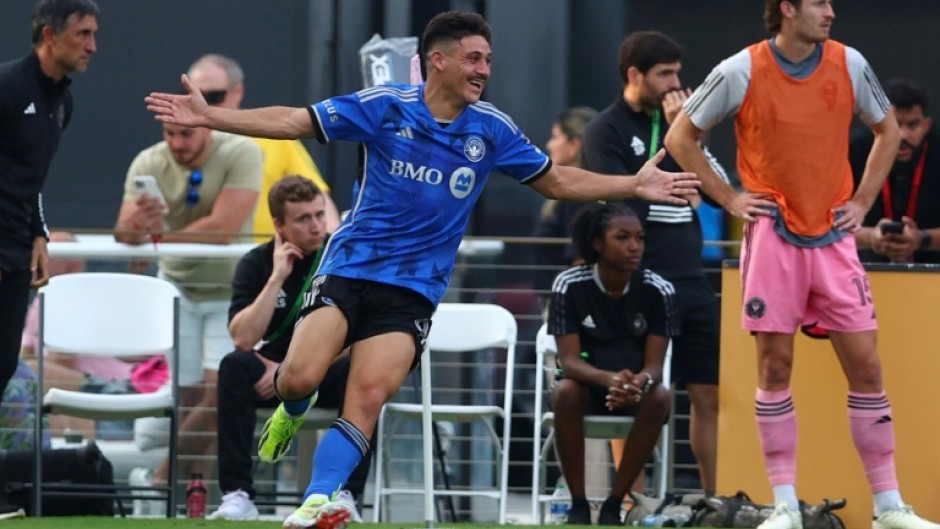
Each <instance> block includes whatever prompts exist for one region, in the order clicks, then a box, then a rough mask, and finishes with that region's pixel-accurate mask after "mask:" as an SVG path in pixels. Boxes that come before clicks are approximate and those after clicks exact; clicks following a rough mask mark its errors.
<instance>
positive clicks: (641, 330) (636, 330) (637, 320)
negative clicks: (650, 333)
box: [630, 314, 646, 336]
mask: <svg viewBox="0 0 940 529" xmlns="http://www.w3.org/2000/svg"><path fill="white" fill-rule="evenodd" d="M630 327H632V328H633V335H634V336H642V335H644V334H646V318H645V317H644V316H643V315H642V314H637V315H635V316H634V317H633V321H632V322H630Z"/></svg>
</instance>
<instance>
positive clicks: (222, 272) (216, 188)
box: [124, 131, 262, 301]
mask: <svg viewBox="0 0 940 529" xmlns="http://www.w3.org/2000/svg"><path fill="white" fill-rule="evenodd" d="M211 149H212V151H211V153H210V154H209V157H208V159H207V160H206V163H205V164H203V166H202V167H201V168H200V169H201V170H202V175H203V181H202V184H200V185H199V186H198V187H197V188H196V190H197V192H198V193H199V202H198V203H197V204H196V205H194V206H192V207H188V206H187V205H186V194H187V191H188V190H189V175H190V173H191V171H190V169H189V168H187V167H185V166H183V165H180V164H179V163H177V162H176V160H174V159H173V155H172V153H171V152H170V149H169V147H168V146H167V144H166V142H165V141H161V142H160V143H157V144H156V145H153V146H152V147H149V148H147V149H144V150H143V151H141V152H140V154H138V155H137V157H136V158H134V161H133V162H131V166H130V167H129V168H128V170H127V178H126V180H125V182H124V200H125V201H127V200H135V199H136V198H137V189H136V188H135V186H134V177H135V176H138V175H153V176H154V177H155V178H156V179H157V184H159V186H160V190H161V191H163V196H164V198H165V199H166V202H167V207H168V208H169V211H168V212H167V214H166V216H165V217H164V228H165V230H167V231H175V230H180V229H182V228H185V227H186V226H187V225H189V224H191V223H192V222H194V221H196V220H198V219H201V218H203V217H207V216H209V214H210V213H211V212H212V205H213V203H214V202H215V200H216V198H217V197H218V196H219V193H220V192H221V191H222V190H223V189H250V190H252V191H260V189H261V167H262V155H261V149H260V148H259V147H258V145H257V143H255V142H254V141H253V140H251V139H250V138H245V137H242V136H235V135H232V134H226V133H224V132H216V131H213V132H212V147H211ZM253 223H254V211H252V214H251V215H249V216H248V218H247V219H246V220H245V223H244V224H243V225H242V227H241V229H240V230H239V232H240V233H244V234H250V233H251V232H252V226H253ZM244 240H245V241H249V240H250V239H248V238H245V239H244ZM237 263H238V259H208V258H202V259H199V258H196V259H194V258H182V257H162V258H160V261H159V266H160V270H161V272H163V274H164V275H165V276H166V277H167V279H170V280H171V281H174V282H175V283H177V284H178V285H179V286H180V287H181V288H182V290H183V291H184V293H185V294H186V295H187V297H189V298H190V299H192V300H193V301H211V300H222V301H228V300H229V299H230V298H231V295H232V287H231V282H232V276H233V275H234V273H235V265H236V264H237Z"/></svg>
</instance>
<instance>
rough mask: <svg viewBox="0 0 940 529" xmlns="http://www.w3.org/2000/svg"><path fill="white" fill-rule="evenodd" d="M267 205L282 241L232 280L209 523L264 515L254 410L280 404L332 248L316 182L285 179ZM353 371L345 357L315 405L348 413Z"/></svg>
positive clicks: (352, 486) (250, 258) (356, 480)
mask: <svg viewBox="0 0 940 529" xmlns="http://www.w3.org/2000/svg"><path fill="white" fill-rule="evenodd" d="M268 204H269V207H270V209H271V215H272V217H274V226H275V230H276V234H275V237H274V239H273V240H271V241H269V242H267V243H265V244H262V245H260V246H258V247H256V248H254V249H253V250H251V251H250V252H248V253H247V254H245V256H244V257H242V259H241V261H239V263H238V267H237V269H236V271H235V278H234V279H233V280H232V291H233V292H232V303H231V306H230V307H229V332H230V333H231V335H232V339H233V340H234V342H235V348H236V351H235V352H232V353H229V354H228V355H227V356H226V357H225V358H224V359H223V360H222V365H221V366H220V368H219V431H218V446H219V487H220V488H221V489H222V493H223V494H224V496H223V497H222V505H220V506H219V508H218V510H216V511H215V512H214V513H212V514H210V515H209V516H208V518H209V519H226V520H251V519H255V518H257V517H258V509H257V508H256V507H255V505H254V501H253V500H254V495H255V491H254V488H253V487H252V478H251V454H252V452H253V446H252V437H253V434H254V430H255V421H256V416H255V412H256V410H257V408H258V407H265V408H275V407H277V405H278V403H279V402H280V401H279V400H278V398H277V396H276V395H275V394H274V372H275V370H276V369H277V366H278V364H279V363H280V362H281V361H282V360H283V359H284V355H285V354H286V353H287V346H288V344H289V343H290V339H291V336H292V334H293V330H294V320H295V317H296V314H297V312H298V310H299V309H300V307H301V305H303V297H304V295H305V293H307V292H308V291H309V290H310V285H311V283H312V281H313V278H314V275H315V273H316V270H317V268H318V267H319V264H320V257H321V256H322V253H323V252H322V250H323V246H324V245H325V244H326V241H325V239H326V237H327V233H326V220H325V214H326V213H325V202H324V198H323V194H322V192H321V191H320V190H319V189H317V187H316V186H315V185H314V184H313V183H312V182H311V181H310V180H307V179H306V178H302V177H300V176H288V177H286V178H284V179H282V180H280V181H278V182H277V183H276V184H275V185H274V186H273V187H272V188H271V190H270V192H269V194H268ZM348 373H349V355H348V353H344V354H343V355H341V356H339V357H338V358H337V360H336V361H335V362H334V363H333V365H332V366H331V367H330V369H329V371H328V372H327V374H326V377H325V378H324V379H323V383H322V384H320V387H319V389H318V396H317V397H316V398H315V401H316V402H315V404H314V406H318V407H325V408H342V405H343V396H344V394H345V392H346V377H347V374H348ZM369 455H370V456H371V452H370V454H369ZM370 460H371V457H366V458H363V460H362V462H361V463H360V464H359V467H357V469H356V471H355V472H354V473H353V474H352V476H350V478H349V482H348V483H347V486H348V487H349V493H350V494H352V495H353V496H360V495H361V494H362V490H363V488H364V487H365V480H366V476H367V474H368V471H369V462H370ZM341 494H345V492H343V493H341Z"/></svg>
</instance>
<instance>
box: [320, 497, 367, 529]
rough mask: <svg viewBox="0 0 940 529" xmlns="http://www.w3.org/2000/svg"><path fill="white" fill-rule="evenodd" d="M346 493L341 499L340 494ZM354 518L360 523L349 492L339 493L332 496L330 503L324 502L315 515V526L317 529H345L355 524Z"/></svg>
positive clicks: (354, 503)
mask: <svg viewBox="0 0 940 529" xmlns="http://www.w3.org/2000/svg"><path fill="white" fill-rule="evenodd" d="M342 492H346V494H343V495H342V497H341V496H340V494H341V493H342ZM356 518H359V520H360V521H361V520H362V518H360V517H359V513H358V512H356V502H355V501H354V500H353V497H352V494H350V493H349V491H340V492H337V493H336V494H334V495H333V499H332V500H331V501H328V502H326V503H325V504H324V505H323V507H321V508H320V513H319V514H318V515H317V520H316V526H317V527H318V528H319V529H346V527H348V526H349V523H350V522H355V521H356Z"/></svg>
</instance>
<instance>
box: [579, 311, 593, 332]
mask: <svg viewBox="0 0 940 529" xmlns="http://www.w3.org/2000/svg"><path fill="white" fill-rule="evenodd" d="M581 325H584V326H585V327H587V328H588V329H596V328H597V325H595V324H594V318H592V317H591V315H590V314H588V315H587V316H585V317H584V320H582V321H581Z"/></svg>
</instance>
